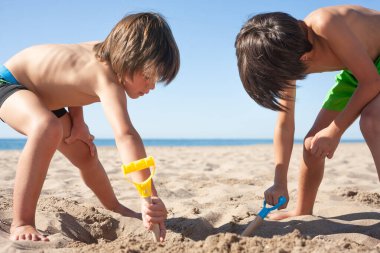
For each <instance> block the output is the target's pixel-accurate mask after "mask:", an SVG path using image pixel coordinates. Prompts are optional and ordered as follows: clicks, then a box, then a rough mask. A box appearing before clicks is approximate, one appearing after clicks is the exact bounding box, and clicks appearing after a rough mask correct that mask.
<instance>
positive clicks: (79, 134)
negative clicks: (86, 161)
mask: <svg viewBox="0 0 380 253" xmlns="http://www.w3.org/2000/svg"><path fill="white" fill-rule="evenodd" d="M77 140H80V141H82V142H84V143H85V144H87V146H88V147H89V149H90V153H91V156H95V152H96V148H95V144H94V142H93V141H94V136H93V135H92V134H90V130H89V129H88V126H87V125H86V123H84V121H83V122H81V123H79V122H76V123H74V122H73V125H72V128H71V132H70V136H69V137H67V138H66V139H65V143H67V144H71V143H73V142H75V141H77Z"/></svg>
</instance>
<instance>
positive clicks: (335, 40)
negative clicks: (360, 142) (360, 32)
mask: <svg viewBox="0 0 380 253" xmlns="http://www.w3.org/2000/svg"><path fill="white" fill-rule="evenodd" d="M324 15H325V16H322V17H321V19H324V20H325V22H324V23H323V24H322V25H321V24H319V26H318V27H317V29H315V31H316V32H317V33H318V34H319V35H320V36H321V37H323V38H324V39H326V40H327V42H328V44H329V46H330V48H331V50H332V51H333V52H334V54H335V55H336V56H337V57H338V58H339V60H340V61H341V62H342V64H343V65H344V66H346V67H347V68H348V69H349V70H351V72H352V73H353V74H354V76H355V77H356V79H357V80H358V87H357V89H356V91H355V93H354V94H353V96H352V97H351V99H350V101H349V103H348V104H347V106H346V108H345V109H344V110H343V111H342V112H341V113H340V114H339V115H338V116H337V117H336V119H335V120H334V121H333V122H332V123H331V124H330V125H329V126H328V127H327V128H325V129H323V130H321V131H320V132H319V133H317V134H316V135H315V136H314V138H313V140H312V142H311V152H312V153H314V154H321V155H322V156H327V157H328V158H332V156H333V154H334V152H335V149H336V147H337V145H338V143H339V140H340V137H341V136H342V134H343V133H344V132H345V130H346V129H347V128H348V127H349V126H350V125H351V124H352V123H353V122H354V121H355V119H356V118H357V117H358V116H359V114H360V112H361V110H362V109H363V108H364V107H365V106H366V105H367V104H368V103H369V102H370V101H371V100H372V99H374V98H375V97H376V96H377V95H378V94H379V92H380V76H379V74H378V72H377V69H376V67H375V65H374V63H373V60H372V59H371V58H370V56H369V53H368V52H367V49H366V48H365V46H364V45H363V44H362V42H361V41H360V40H359V39H358V38H357V37H356V36H355V34H354V33H353V32H352V30H351V29H350V27H349V26H348V25H347V23H346V22H345V20H343V18H342V17H341V16H337V15H332V14H324Z"/></svg>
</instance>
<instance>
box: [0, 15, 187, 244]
mask: <svg viewBox="0 0 380 253" xmlns="http://www.w3.org/2000/svg"><path fill="white" fill-rule="evenodd" d="M179 62H180V59H179V52H178V48H177V45H176V42H175V40H174V38H173V35H172V33H171V30H170V28H169V26H168V24H167V23H166V21H165V20H164V19H163V18H162V17H161V16H160V15H158V14H155V13H140V14H133V15H129V16H126V17H125V18H123V19H122V20H121V21H120V22H119V23H117V24H116V26H115V27H114V28H113V30H112V31H111V33H110V34H109V35H108V37H107V38H106V39H105V40H104V41H103V42H88V43H80V44H70V45H69V44H65V45H63V44H62V45H39V46H33V47H30V48H27V49H25V50H23V51H21V52H19V53H18V54H16V55H15V56H13V57H12V58H10V59H9V60H8V61H7V62H5V64H4V65H3V66H2V67H1V69H0V118H1V119H2V120H3V121H4V122H5V123H7V124H8V125H9V126H11V127H12V128H14V129H15V130H16V131H18V132H20V133H21V134H24V135H26V136H27V142H26V145H25V147H24V149H23V151H22V153H21V156H20V158H19V162H18V165H17V173H16V178H15V186H14V194H13V221H12V226H11V231H10V233H11V234H10V238H11V239H13V240H48V239H47V238H46V237H45V236H43V235H41V234H40V233H39V232H38V231H37V230H36V228H35V213H36V205H37V201H38V198H39V195H40V193H41V189H42V185H43V182H44V179H45V176H46V173H47V170H48V167H49V163H50V161H51V159H52V156H53V154H54V152H55V151H56V150H59V151H60V152H61V153H62V154H63V155H65V156H66V157H67V158H68V159H69V160H70V161H71V162H72V164H73V165H75V166H76V167H78V168H79V170H80V172H81V176H82V178H83V180H84V182H85V183H86V185H87V186H88V187H89V188H91V190H92V191H93V192H94V193H95V195H96V196H97V197H98V198H99V200H100V202H101V203H102V204H103V205H104V207H105V208H107V209H109V210H112V211H114V212H117V213H120V214H121V215H124V216H129V217H135V218H141V215H140V214H139V213H135V212H134V211H132V210H130V209H128V208H127V207H125V206H123V205H122V204H121V203H120V202H119V201H118V200H117V199H116V196H115V194H114V192H113V189H112V187H111V184H110V182H109V179H108V177H107V175H106V173H105V171H104V169H103V166H102V165H101V163H100V162H99V159H98V156H97V155H96V152H95V150H94V145H93V143H92V139H93V137H92V136H91V135H90V133H89V131H88V128H87V125H86V124H85V123H84V120H83V111H82V106H84V105H88V104H92V103H95V102H101V104H102V106H103V109H104V111H105V114H106V117H107V119H108V121H109V123H110V124H111V126H112V129H113V132H114V136H115V140H116V145H117V148H118V151H119V153H120V156H121V161H122V163H124V164H128V163H130V162H131V161H134V160H138V159H141V158H144V157H146V153H145V149H144V146H143V143H142V141H141V138H140V136H139V134H138V133H137V131H136V130H135V129H134V127H133V125H132V123H131V120H130V118H129V116H128V111H127V109H126V108H127V98H126V94H125V93H127V95H128V96H129V97H130V98H132V99H135V98H138V97H140V96H143V95H145V94H148V93H149V91H150V90H152V89H154V87H155V85H156V82H166V83H167V84H168V83H170V82H171V81H172V80H173V79H174V78H175V76H176V75H177V72H178V70H179ZM65 107H68V108H69V113H67V111H66V109H65ZM66 138H68V139H67V141H65V139H66ZM73 140H75V141H73ZM89 147H90V148H89ZM91 153H93V155H91ZM149 175H150V172H149V170H143V171H140V172H136V173H134V175H133V180H134V181H143V180H145V179H146V178H148V177H149ZM152 191H153V204H151V205H144V206H142V218H143V221H144V225H145V226H146V227H147V228H151V227H152V223H156V224H157V223H158V224H159V227H160V230H161V241H162V240H163V239H164V237H165V232H166V229H165V224H164V221H165V219H166V213H167V211H166V208H165V205H164V203H163V202H162V201H161V200H160V199H159V198H158V196H157V191H156V190H155V188H154V185H153V189H152Z"/></svg>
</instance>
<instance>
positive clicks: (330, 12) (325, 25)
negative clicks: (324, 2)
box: [305, 6, 343, 34]
mask: <svg viewBox="0 0 380 253" xmlns="http://www.w3.org/2000/svg"><path fill="white" fill-rule="evenodd" d="M342 19H343V17H342V15H341V14H340V12H339V11H338V8H337V7H336V6H333V7H324V8H320V9H317V10H315V11H313V12H311V13H310V14H309V15H308V16H307V17H306V18H305V23H306V24H307V25H308V26H309V27H311V28H312V30H313V31H314V32H315V33H316V34H323V33H325V32H326V30H328V29H329V28H330V27H331V26H332V25H334V24H335V23H337V22H341V21H342Z"/></svg>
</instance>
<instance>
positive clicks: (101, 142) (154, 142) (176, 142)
mask: <svg viewBox="0 0 380 253" xmlns="http://www.w3.org/2000/svg"><path fill="white" fill-rule="evenodd" d="M143 142H144V145H145V146H155V147H194V146H252V145H258V144H273V140H272V139H143ZM341 142H346V143H356V142H364V140H362V139H345V140H342V141H341ZM25 143H26V139H6V138H0V150H20V149H23V147H24V145H25ZM294 143H302V140H301V139H296V140H295V141H294ZM95 145H96V146H98V147H116V144H115V140H114V139H95Z"/></svg>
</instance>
